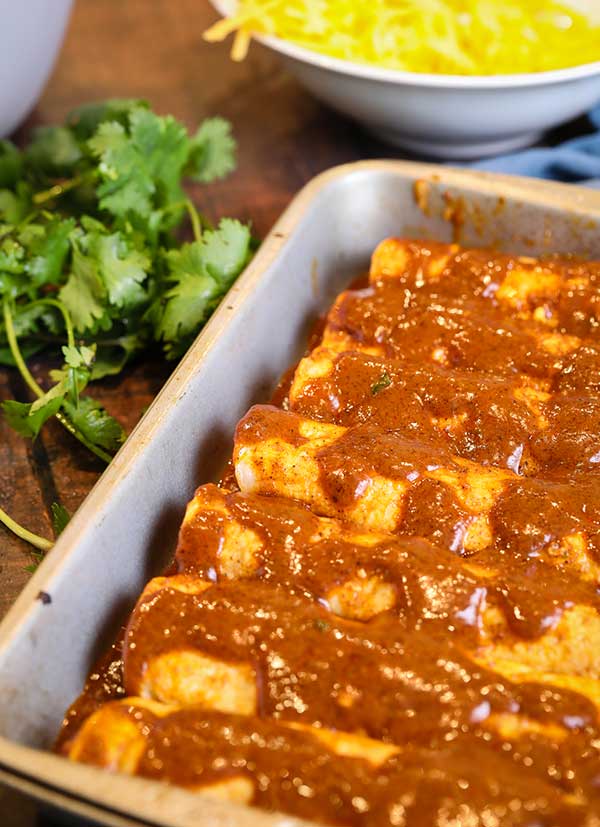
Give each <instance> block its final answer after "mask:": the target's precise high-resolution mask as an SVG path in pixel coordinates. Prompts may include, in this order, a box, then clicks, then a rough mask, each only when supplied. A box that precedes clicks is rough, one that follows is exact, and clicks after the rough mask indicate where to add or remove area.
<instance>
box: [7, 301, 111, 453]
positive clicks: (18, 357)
mask: <svg viewBox="0 0 600 827" xmlns="http://www.w3.org/2000/svg"><path fill="white" fill-rule="evenodd" d="M43 301H53V300H52V299H44V300H43ZM57 304H60V302H57ZM3 311H4V326H5V328H6V339H7V341H8V346H9V348H10V352H11V354H12V357H13V359H14V360H15V364H16V366H17V368H18V370H19V373H20V374H21V376H22V377H23V379H24V380H25V383H26V384H27V387H28V388H29V389H30V390H31V391H32V392H33V393H34V394H35V395H36V396H37V397H38V399H39V398H40V397H42V396H43V395H44V391H43V390H42V389H41V388H40V386H39V385H38V383H37V382H36V381H35V379H34V378H33V376H32V375H31V373H30V371H29V368H28V367H27V365H26V364H25V360H24V359H23V356H22V354H21V351H20V350H19V344H18V342H17V337H16V334H15V328H14V325H13V319H12V313H11V312H10V308H9V306H8V302H7V301H6V300H5V301H4V307H3ZM55 417H56V418H57V419H58V421H59V422H60V424H61V425H62V426H63V428H65V429H66V430H67V431H68V432H69V433H70V434H71V435H72V436H74V437H75V439H77V440H78V441H79V442H81V444H82V445H85V447H86V448H87V449H88V450H89V451H91V452H92V453H93V454H95V455H96V456H97V457H99V458H100V459H101V460H103V461H104V462H106V463H109V462H110V461H111V460H112V456H111V455H110V454H109V453H107V451H105V450H103V449H102V448H99V447H98V446H97V445H94V444H93V442H90V441H89V440H88V439H87V438H86V437H85V436H84V435H83V434H82V433H81V432H80V431H78V430H77V428H76V427H75V425H73V423H72V422H71V420H70V419H69V418H68V417H67V416H65V415H64V413H62V412H61V411H58V413H56V414H55Z"/></svg>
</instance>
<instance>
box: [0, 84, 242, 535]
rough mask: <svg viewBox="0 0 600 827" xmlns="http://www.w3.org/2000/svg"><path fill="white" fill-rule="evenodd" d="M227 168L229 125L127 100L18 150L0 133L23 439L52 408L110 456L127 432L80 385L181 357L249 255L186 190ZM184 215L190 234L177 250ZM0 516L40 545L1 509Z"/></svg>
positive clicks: (8, 340)
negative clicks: (143, 363) (161, 358)
mask: <svg viewBox="0 0 600 827" xmlns="http://www.w3.org/2000/svg"><path fill="white" fill-rule="evenodd" d="M234 166H235V141H234V139H233V136H232V134H231V127H230V125H229V124H228V123H227V121H225V120H223V119H221V118H211V119H209V120H206V121H204V123H202V124H201V125H200V127H199V128H198V130H197V131H196V132H195V134H193V135H191V136H190V135H188V132H187V130H186V129H185V127H184V125H183V124H181V123H180V122H178V121H177V120H176V119H175V118H173V117H171V116H169V115H167V116H159V115H157V114H156V113H154V112H152V110H151V109H150V108H149V106H148V104H147V103H146V102H145V101H143V100H136V99H131V100H130V99H127V100H108V101H104V102H97V103H91V104H87V105H85V106H82V107H79V108H78V109H76V110H74V111H73V112H72V113H71V114H70V115H69V116H68V117H67V120H66V122H65V124H64V125H61V126H54V127H42V128H41V129H37V130H35V131H34V132H33V134H32V137H31V141H30V143H29V145H28V146H27V147H26V148H25V149H24V150H23V151H20V150H19V149H17V148H16V147H15V146H14V145H13V144H12V143H10V142H9V141H2V140H0V304H1V305H2V307H3V319H0V363H1V364H6V365H11V366H14V367H16V368H17V369H18V370H19V372H20V373H21V375H22V377H23V379H24V380H25V383H26V385H27V386H28V388H29V390H30V391H31V393H32V394H33V397H30V398H29V400H22V401H13V400H10V401H7V402H5V403H4V404H3V405H2V411H3V414H4V417H5V419H6V421H7V422H8V423H9V424H10V425H11V426H12V427H13V428H14V429H15V430H17V431H18V433H20V434H22V435H23V436H25V437H28V438H35V437H36V436H37V435H38V434H39V432H40V430H41V428H42V427H43V425H44V423H45V422H46V421H47V420H48V419H50V418H51V417H53V416H54V417H56V419H57V420H58V421H59V422H60V423H61V424H62V425H63V426H64V427H65V428H66V429H67V430H68V431H69V432H70V433H71V434H72V435H73V436H74V437H75V438H76V439H78V440H79V441H80V442H81V443H82V444H84V445H85V446H86V447H87V448H89V449H90V450H91V451H93V453H95V454H96V455H97V456H98V457H100V458H101V459H103V460H104V461H106V462H108V461H110V458H111V456H112V455H113V454H114V452H115V451H117V450H118V448H119V446H120V445H121V444H122V442H123V441H124V439H125V433H124V431H123V429H122V427H121V426H120V424H119V423H118V422H117V421H116V420H115V419H113V418H112V417H111V416H110V415H109V414H108V412H107V411H105V410H104V408H102V406H101V405H99V404H98V403H97V402H96V401H95V400H94V399H93V398H92V397H91V396H89V395H88V393H87V388H88V385H89V383H90V382H94V381H96V380H98V379H100V378H102V377H104V376H111V375H117V374H119V373H120V371H121V370H122V369H123V368H124V367H125V365H126V364H127V363H128V362H129V361H130V360H131V359H132V358H133V357H134V356H136V355H137V354H140V353H142V352H143V351H144V350H146V349H147V348H149V347H153V346H156V345H157V344H158V345H159V346H160V347H162V349H163V351H164V353H165V355H166V356H167V358H170V359H173V358H176V357H179V356H180V355H181V354H182V353H183V352H184V351H185V350H186V348H187V347H188V345H189V344H190V343H191V341H192V340H193V338H194V336H195V335H196V334H197V332H198V331H199V330H200V328H201V327H202V325H203V324H204V323H205V322H206V321H207V320H208V318H209V317H210V315H211V314H212V312H213V311H214V310H215V308H216V307H217V305H218V304H219V302H220V301H221V299H222V298H223V296H224V295H225V293H226V292H227V290H228V289H229V288H230V286H231V285H232V283H233V282H234V281H235V279H236V278H237V276H238V275H239V274H240V272H241V271H242V270H243V268H244V266H245V265H246V263H247V262H248V260H249V259H250V257H251V256H252V254H253V252H254V249H255V242H254V239H252V238H251V235H250V231H249V229H248V228H247V227H245V226H243V225H242V224H240V223H239V222H238V221H234V220H232V219H223V220H222V221H221V222H220V223H219V224H218V226H217V227H216V228H213V226H212V225H211V224H210V222H209V221H208V219H206V218H205V217H204V216H202V215H201V214H199V213H198V212H197V210H196V209H195V207H194V206H193V205H192V203H191V202H190V201H189V199H188V198H187V196H186V194H185V191H184V188H183V184H184V179H185V178H190V179H193V180H195V181H198V182H201V183H206V182H209V181H213V180H215V179H217V178H222V177H223V176H225V175H227V174H228V173H229V172H231V171H232V170H233V168H234ZM186 215H187V217H188V218H189V221H190V224H191V229H192V231H193V236H194V240H193V241H192V242H189V243H184V244H181V243H180V241H179V240H178V238H177V236H176V235H175V230H176V229H177V228H178V227H179V226H180V225H181V223H182V222H183V220H184V219H185V218H186ZM61 347H62V351H61ZM48 348H54V351H55V352H56V353H61V352H62V357H63V363H62V366H61V367H60V369H58V370H52V371H50V372H49V375H48V381H47V383H46V384H45V385H44V387H43V388H42V387H40V386H39V385H38V383H37V382H36V380H35V379H34V377H33V376H32V374H31V373H30V371H29V369H28V367H27V362H26V360H27V359H28V358H29V356H31V355H32V354H34V353H37V352H39V351H42V350H45V349H48ZM32 398H33V401H31V399H32ZM0 521H1V522H4V523H5V525H7V526H8V527H9V528H10V529H11V530H12V531H15V532H16V533H18V534H19V536H23V537H25V538H26V539H29V541H30V542H33V543H34V545H35V544H36V543H37V544H38V547H39V548H44V549H45V548H46V546H47V541H45V540H43V538H37V540H36V541H35V542H34V540H32V539H31V538H32V537H34V535H31V533H30V532H27V531H26V530H25V529H22V528H21V527H19V526H17V525H16V524H15V523H14V521H12V520H11V519H10V518H9V517H8V515H3V514H0ZM38 541H39V542H38Z"/></svg>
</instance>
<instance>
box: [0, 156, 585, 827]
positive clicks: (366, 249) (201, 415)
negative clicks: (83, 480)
mask: <svg viewBox="0 0 600 827" xmlns="http://www.w3.org/2000/svg"><path fill="white" fill-rule="evenodd" d="M392 234H394V235H405V236H412V237H429V238H437V239H440V240H450V239H452V238H454V239H456V240H459V241H460V242H462V243H464V244H473V245H495V246H497V247H498V248H500V249H504V250H509V251H514V252H519V253H530V254H539V253H547V252H573V253H579V254H583V255H590V256H594V257H598V258H600V193H599V192H594V191H592V190H589V191H586V190H585V189H581V188H576V187H569V186H564V185H560V184H547V183H542V182H535V181H531V180H526V179H518V178H508V177H504V176H497V175H486V174H482V173H475V172H468V171H461V170H453V169H449V168H445V167H436V166H429V165H423V164H412V163H402V162H394V161H382V162H365V163H359V164H351V165H347V166H342V167H338V168H336V169H333V170H331V171H329V172H327V173H324V174H323V175H320V176H319V177H318V178H316V179H315V180H313V181H312V182H311V183H310V184H308V185H307V186H306V187H305V188H304V189H303V190H302V192H301V193H300V194H299V195H298V196H297V197H296V199H295V200H294V201H293V203H292V204H291V206H290V207H289V208H288V210H287V211H286V212H285V213H284V215H283V217H282V218H281V219H280V220H279V222H278V223H277V225H276V226H275V228H274V229H273V231H272V232H271V234H270V235H269V237H268V238H267V240H266V241H265V242H264V244H263V245H262V248H261V250H260V251H259V253H258V255H257V256H256V258H255V259H254V261H253V262H252V264H251V265H250V266H249V267H248V269H247V270H246V272H245V273H244V275H243V276H242V277H241V278H240V279H239V280H238V282H237V283H236V285H235V286H234V287H233V288H232V290H231V291H230V293H229V294H228V296H227V297H226V299H225V300H224V301H223V303H222V304H221V306H220V308H219V309H218V311H217V312H216V313H215V315H214V317H213V318H212V320H211V322H210V323H209V324H208V325H207V326H206V328H205V329H204V331H203V332H202V334H201V335H200V336H199V338H198V339H197V341H196V342H195V344H194V345H193V347H192V348H191V350H190V351H189V353H188V354H187V356H186V357H185V358H184V360H183V361H182V363H181V364H180V366H179V367H178V369H177V370H176V371H175V373H174V374H173V376H172V377H171V378H170V379H169V381H168V382H167V384H166V385H165V387H164V389H163V390H162V391H161V393H160V394H159V396H158V397H157V399H156V400H155V402H154V403H153V405H152V406H151V408H150V409H149V411H148V413H147V414H146V415H145V416H144V418H143V419H142V421H141V422H140V424H139V425H138V426H137V428H136V429H135V431H134V432H133V434H132V435H131V437H130V438H129V439H128V440H127V443H126V444H125V445H124V446H123V448H122V449H121V450H120V452H119V454H118V455H117V457H116V458H115V459H114V460H113V462H112V463H111V465H110V467H109V468H108V469H107V471H106V472H105V473H104V475H103V476H102V478H101V479H100V481H99V482H98V484H97V485H96V486H95V487H94V489H93V490H92V492H91V493H90V494H89V496H88V497H87V499H86V500H85V502H84V504H83V505H82V506H81V508H80V509H79V511H78V512H77V514H76V515H75V516H74V518H73V519H72V520H71V522H70V524H69V526H68V527H67V529H66V530H65V531H64V533H63V534H62V535H61V537H60V539H59V541H58V542H57V544H56V546H55V548H54V549H53V550H52V552H51V553H50V554H49V555H48V557H47V558H46V560H44V562H43V563H42V565H41V566H40V568H39V570H38V571H37V572H36V573H35V574H34V576H33V577H32V579H31V581H30V582H29V584H28V586H27V587H26V588H25V590H24V591H23V593H22V595H21V596H20V597H19V599H18V600H17V602H16V603H15V605H14V607H13V608H12V609H11V611H10V612H9V614H8V615H7V616H6V618H5V620H4V621H3V623H2V624H1V625H0V780H2V781H4V782H7V783H10V784H12V785H13V786H15V787H18V788H20V789H22V790H24V791H25V792H27V793H29V794H31V795H34V796H36V797H38V798H39V799H40V800H42V801H44V802H45V803H47V804H48V805H50V806H53V807H59V808H61V807H62V808H64V809H65V810H67V811H69V812H70V813H72V814H76V815H78V816H80V817H81V818H84V819H85V820H86V823H88V824H89V823H90V821H91V820H93V819H94V820H96V821H98V822H100V823H102V824H107V825H114V826H115V827H122V825H124V824H129V825H131V824H160V825H169V827H191V825H194V827H199V825H203V827H208V825H211V826H212V825H214V827H233V825H241V824H244V825H249V826H250V827H252V825H257V827H258V825H262V826H263V827H265V826H266V825H278V827H283V825H289V827H291V825H299V824H300V823H301V822H300V821H298V820H296V819H293V818H289V817H286V816H281V815H277V814H275V815H272V816H270V815H268V814H265V813H264V812H262V811H258V810H250V809H248V808H243V807H239V806H236V805H233V804H229V803H219V802H216V801H213V800H211V799H208V798H204V797H202V796H199V795H192V794H191V793H187V792H185V791H182V790H178V789H176V788H172V787H168V786H167V785H161V784H157V783H155V782H150V781H145V780H142V779H137V778H128V777H125V776H114V775H109V774H107V773H104V772H101V771H99V770H96V769H94V768H91V767H88V766H83V765H78V764H73V763H70V762H67V761H66V760H65V759H63V758H60V757H58V756H55V755H53V754H51V753H50V752H48V751H45V750H46V749H47V747H48V746H49V745H50V744H51V743H52V740H53V738H54V737H55V736H56V734H57V732H58V729H59V726H60V722H61V720H62V716H63V713H64V711H65V709H66V708H67V707H68V706H69V704H70V703H71V701H72V700H73V699H74V698H75V697H76V696H77V695H78V693H79V692H80V690H81V688H82V685H83V682H84V679H85V677H86V674H87V672H88V671H89V669H90V667H91V664H92V663H93V660H94V658H95V657H96V655H97V654H98V652H99V651H100V649H101V648H102V647H103V646H105V645H106V643H107V642H108V641H109V639H110V636H111V635H112V634H113V633H114V630H115V629H116V627H117V625H118V624H119V622H121V621H122V620H123V619H124V618H125V616H126V614H127V612H128V611H129V610H130V609H131V607H132V606H133V604H134V602H135V600H136V598H137V596H138V594H139V593H140V591H141V590H142V587H143V586H144V584H145V582H146V581H147V580H148V579H149V578H150V577H151V576H153V575H154V574H156V573H157V572H158V571H160V569H161V568H162V567H163V566H164V564H165V563H166V561H167V560H168V558H169V556H170V555H171V554H172V553H173V550H174V543H175V538H176V533H177V529H178V526H179V523H180V521H181V518H182V517H183V513H184V508H185V504H186V502H187V500H188V499H189V498H190V497H191V496H192V494H193V491H194V489H195V487H196V486H197V485H198V484H200V483H203V482H206V481H209V480H211V479H214V478H215V477H216V476H217V475H218V472H219V471H220V469H221V468H222V466H223V463H224V461H225V459H226V457H227V455H228V452H229V451H230V450H231V439H232V434H233V431H234V427H235V425H236V422H237V420H238V419H239V418H240V416H241V415H242V414H243V413H244V412H245V411H246V410H247V408H248V407H249V406H250V404H252V403H254V402H259V401H264V400H266V399H267V398H268V396H269V393H270V392H271V391H272V389H273V387H274V386H275V384H276V382H277V379H278V377H279V376H280V375H281V374H282V373H283V372H284V370H285V369H286V368H287V367H288V366H289V365H290V364H292V363H294V361H296V360H297V359H298V358H299V356H300V355H301V353H302V351H303V348H304V347H305V343H306V336H307V331H308V330H309V328H310V326H311V325H312V324H313V323H314V320H315V319H316V318H317V316H318V315H319V314H320V313H321V312H322V311H323V310H325V309H326V308H327V307H328V306H329V304H330V303H331V301H332V300H333V298H334V296H335V295H336V294H337V293H338V292H339V291H340V290H342V289H343V288H344V287H345V286H346V285H347V284H348V283H349V281H350V280H351V279H352V278H354V277H355V276H356V275H358V274H359V273H360V272H361V270H364V269H365V268H366V267H367V265H368V261H369V256H370V254H371V252H372V250H373V249H374V248H375V246H376V245H377V243H378V242H379V241H380V240H381V239H382V238H383V237H385V236H387V235H392ZM40 592H44V593H45V594H46V595H48V596H49V598H50V600H48V598H46V599H45V600H44V601H42V600H41V599H39V595H40Z"/></svg>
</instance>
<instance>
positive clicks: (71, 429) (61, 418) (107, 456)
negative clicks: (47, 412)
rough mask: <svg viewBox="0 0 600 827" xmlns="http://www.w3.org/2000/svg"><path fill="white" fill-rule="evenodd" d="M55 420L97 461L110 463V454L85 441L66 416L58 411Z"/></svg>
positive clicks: (87, 440)
mask: <svg viewBox="0 0 600 827" xmlns="http://www.w3.org/2000/svg"><path fill="white" fill-rule="evenodd" d="M55 416H56V418H57V419H58V421H59V422H60V424H61V425H62V426H63V428H65V429H66V430H67V431H68V432H69V433H70V434H71V435H72V436H74V437H75V439H77V440H78V441H79V442H81V444H82V445H85V447H86V448H87V449H88V450H89V451H91V452H92V454H95V455H96V456H97V457H98V458H99V459H101V460H102V461H103V462H105V463H106V464H107V465H108V463H109V462H111V461H112V458H113V457H112V454H109V453H108V451H105V450H104V449H103V448H99V447H98V446H97V445H94V443H93V442H90V441H89V439H86V437H84V435H83V434H82V433H81V432H80V431H78V430H77V428H76V427H75V425H73V423H72V422H71V420H70V419H69V417H68V416H65V415H64V413H62V412H61V411H59V412H58V413H57V414H55Z"/></svg>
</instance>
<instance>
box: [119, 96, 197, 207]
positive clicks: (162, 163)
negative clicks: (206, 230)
mask: <svg viewBox="0 0 600 827" xmlns="http://www.w3.org/2000/svg"><path fill="white" fill-rule="evenodd" d="M129 120H130V124H131V140H132V143H133V145H134V146H135V149H136V151H137V152H138V154H139V156H140V158H141V159H143V160H144V162H145V167H146V170H147V174H148V175H149V176H150V177H151V178H152V180H153V181H154V182H155V185H156V190H157V202H156V203H157V205H158V206H163V205H168V204H171V203H173V202H175V201H179V200H181V199H182V198H183V190H182V188H181V177H182V170H183V167H184V165H185V163H186V160H187V157H188V152H189V138H188V135H187V132H186V130H185V127H184V126H183V124H181V123H178V121H176V120H175V118H173V117H172V116H171V115H167V116H166V117H163V118H160V117H159V116H158V115H155V114H154V112H150V111H148V110H146V109H136V110H134V111H133V112H132V113H131V115H130V118H129Z"/></svg>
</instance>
